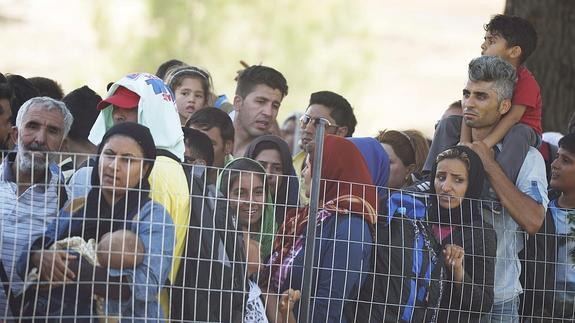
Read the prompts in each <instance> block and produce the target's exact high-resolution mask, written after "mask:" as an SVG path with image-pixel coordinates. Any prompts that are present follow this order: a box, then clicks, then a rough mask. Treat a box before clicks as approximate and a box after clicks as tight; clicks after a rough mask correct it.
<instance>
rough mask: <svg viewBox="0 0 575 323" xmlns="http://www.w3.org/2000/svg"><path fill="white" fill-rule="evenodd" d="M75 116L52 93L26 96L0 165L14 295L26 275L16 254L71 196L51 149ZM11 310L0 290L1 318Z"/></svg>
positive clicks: (0, 201)
mask: <svg viewBox="0 0 575 323" xmlns="http://www.w3.org/2000/svg"><path fill="white" fill-rule="evenodd" d="M73 120H74V118H73V117H72V114H70V111H68V109H67V108H66V105H65V104H64V103H62V102H60V101H56V100H54V99H51V98H48V97H36V98H32V99H30V100H28V101H26V102H25V103H24V104H23V105H22V107H21V108H20V109H19V110H18V115H17V117H16V126H15V127H14V128H13V129H12V133H11V136H12V140H13V141H14V142H15V143H17V149H16V151H14V152H11V153H9V154H8V155H7V157H6V158H4V160H3V161H2V164H1V165H0V205H1V206H2V207H1V208H0V230H1V232H2V233H1V234H0V252H1V253H0V256H1V257H2V258H1V260H2V264H3V268H4V270H5V273H6V277H7V279H8V280H9V282H10V283H9V284H8V285H7V286H9V288H10V289H11V292H12V293H14V294H16V295H18V294H19V293H20V292H21V291H22V280H21V278H20V277H19V276H18V275H17V274H16V272H15V270H14V265H15V260H17V259H18V258H19V257H20V255H21V254H22V252H23V251H24V249H25V248H27V247H28V246H29V244H30V243H31V242H32V241H34V240H36V239H37V238H38V237H39V236H40V235H42V233H44V232H45V231H46V227H47V225H48V224H49V223H50V222H52V220H53V219H54V218H55V217H56V215H57V214H58V209H59V207H60V205H62V204H63V203H62V202H65V201H61V199H65V198H66V197H65V196H67V194H65V193H64V192H65V190H63V189H62V188H61V187H62V186H61V185H62V184H61V183H62V177H61V176H62V175H61V173H60V170H59V168H58V166H57V165H56V164H55V163H54V161H55V160H56V156H54V155H53V154H52V153H54V152H58V151H59V150H60V148H61V147H62V144H63V142H64V138H66V136H67V134H68V131H70V127H71V125H72V122H73ZM6 277H4V278H3V282H4V281H5V278H6ZM4 288H5V289H6V285H5V286H4ZM14 314H16V315H17V313H14ZM8 316H10V310H9V306H8V301H7V297H6V295H5V294H4V293H3V292H1V293H0V319H2V320H3V319H5V318H6V317H8Z"/></svg>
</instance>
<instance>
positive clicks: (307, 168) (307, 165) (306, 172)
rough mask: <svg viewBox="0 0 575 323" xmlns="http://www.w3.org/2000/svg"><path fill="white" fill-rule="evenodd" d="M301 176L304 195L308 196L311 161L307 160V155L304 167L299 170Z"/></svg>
mask: <svg viewBox="0 0 575 323" xmlns="http://www.w3.org/2000/svg"><path fill="white" fill-rule="evenodd" d="M301 176H303V182H304V186H305V196H307V197H309V196H310V192H311V161H310V160H309V155H307V157H306V158H305V167H304V168H303V170H302V171H301Z"/></svg>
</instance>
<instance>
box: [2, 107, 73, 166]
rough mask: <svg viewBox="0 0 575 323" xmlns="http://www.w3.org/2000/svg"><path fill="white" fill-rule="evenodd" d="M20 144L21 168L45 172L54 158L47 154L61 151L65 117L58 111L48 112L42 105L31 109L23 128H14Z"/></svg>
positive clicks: (51, 110)
mask: <svg viewBox="0 0 575 323" xmlns="http://www.w3.org/2000/svg"><path fill="white" fill-rule="evenodd" d="M12 135H13V136H14V137H15V140H14V141H16V142H17V143H18V159H19V163H20V164H19V166H20V167H21V169H22V170H24V171H26V170H27V171H30V170H32V168H34V169H35V170H44V169H46V166H47V161H52V160H53V159H54V156H52V155H49V156H48V159H47V157H46V154H45V152H56V151H60V148H61V146H62V141H63V140H64V116H63V115H62V113H61V112H60V111H59V110H57V109H50V110H47V109H46V108H44V107H43V106H41V105H33V106H31V107H30V109H29V110H28V112H27V113H26V115H24V116H23V118H22V125H21V128H16V127H14V128H12Z"/></svg>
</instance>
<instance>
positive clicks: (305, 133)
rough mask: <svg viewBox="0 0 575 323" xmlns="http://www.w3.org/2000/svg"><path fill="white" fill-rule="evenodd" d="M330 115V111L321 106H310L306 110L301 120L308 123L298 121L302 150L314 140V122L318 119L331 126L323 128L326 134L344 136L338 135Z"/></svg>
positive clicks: (337, 127)
mask: <svg viewBox="0 0 575 323" xmlns="http://www.w3.org/2000/svg"><path fill="white" fill-rule="evenodd" d="M330 114H331V109H330V108H328V107H326V106H325V105H322V104H312V105H310V106H309V107H308V108H307V110H306V111H305V114H304V117H303V118H302V119H307V121H308V122H307V123H305V122H302V121H300V128H301V143H302V146H303V147H304V148H305V147H306V146H307V145H308V144H309V143H311V142H313V141H314V139H315V121H316V120H317V119H318V118H324V119H326V120H327V121H329V123H330V124H331V126H327V127H326V128H325V133H326V134H328V135H340V136H342V137H343V136H345V134H344V135H341V134H340V133H339V131H338V130H339V126H338V125H337V123H336V122H335V120H334V119H333V118H332V117H331V115H330Z"/></svg>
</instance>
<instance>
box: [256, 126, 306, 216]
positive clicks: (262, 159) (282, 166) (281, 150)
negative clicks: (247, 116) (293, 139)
mask: <svg viewBox="0 0 575 323" xmlns="http://www.w3.org/2000/svg"><path fill="white" fill-rule="evenodd" d="M245 157H247V158H251V159H253V160H255V161H257V162H258V163H260V164H261V165H262V166H263V167H264V169H265V170H266V174H267V175H268V176H267V183H268V187H269V189H270V195H271V197H272V201H273V203H274V204H275V210H274V211H275V218H276V222H277V223H283V220H284V218H285V216H286V214H287V213H288V212H289V210H291V209H293V208H296V207H297V206H298V196H299V180H298V178H297V176H296V172H295V169H294V168H293V162H292V158H291V154H290V151H289V147H288V145H287V143H286V142H285V141H284V140H283V139H282V138H280V137H278V136H274V135H265V136H261V137H258V138H256V139H254V140H253V141H252V142H251V143H250V144H249V145H248V147H247V148H246V154H245Z"/></svg>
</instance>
